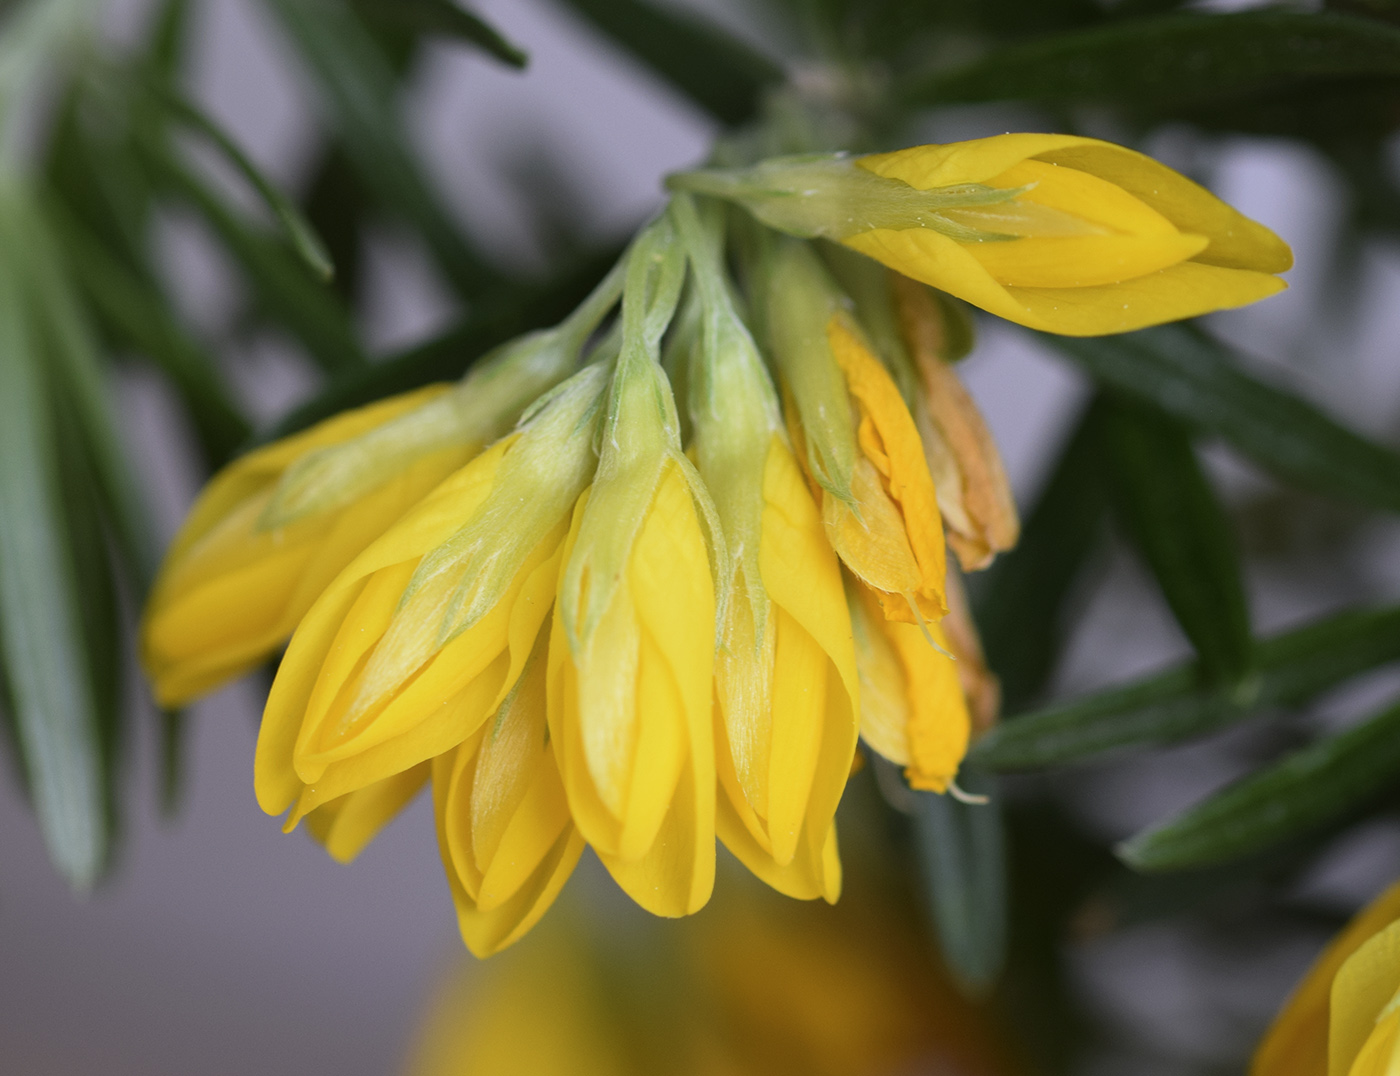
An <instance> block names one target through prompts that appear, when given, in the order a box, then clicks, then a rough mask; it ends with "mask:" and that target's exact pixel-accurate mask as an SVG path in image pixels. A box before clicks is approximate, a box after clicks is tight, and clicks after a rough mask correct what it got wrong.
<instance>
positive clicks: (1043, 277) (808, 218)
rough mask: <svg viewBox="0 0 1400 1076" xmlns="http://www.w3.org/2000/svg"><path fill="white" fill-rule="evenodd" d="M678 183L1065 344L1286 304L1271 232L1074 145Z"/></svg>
mask: <svg viewBox="0 0 1400 1076" xmlns="http://www.w3.org/2000/svg"><path fill="white" fill-rule="evenodd" d="M882 181H883V182H882ZM670 182H671V184H672V186H675V187H681V188H686V189H691V190H696V191H699V192H702V193H706V194H714V195H717V196H720V197H725V198H731V199H733V200H735V201H738V202H740V203H741V204H744V205H746V206H748V207H749V209H750V210H752V211H753V213H754V214H755V215H756V216H757V217H758V218H759V219H760V220H762V221H763V222H764V223H766V224H769V225H771V226H773V227H776V228H779V229H781V230H783V231H787V232H789V233H790V234H793V235H800V236H803V237H809V238H810V237H816V236H824V237H827V238H831V239H836V240H839V241H840V242H842V243H845V244H846V245H847V246H849V247H851V248H852V249H855V250H858V251H860V252H861V253H862V254H866V255H869V256H870V257H872V258H875V259H876V260H878V261H881V262H883V263H884V264H885V265H887V266H889V267H890V268H891V269H894V270H896V271H898V272H900V273H903V274H904V275H905V276H908V277H912V278H913V279H915V280H921V281H923V282H924V283H926V284H930V285H932V286H933V287H936V288H939V289H940V290H942V291H945V292H948V293H949V294H950V295H956V296H957V297H959V298H961V299H965V300H966V301H968V302H970V303H972V304H974V305H975V306H979V307H981V308H982V309H984V310H987V311H990V312H991V313H993V314H996V315H998V316H999V317H1003V318H1006V319H1007V320H1008V321H1014V322H1017V323H1019V324H1021V325H1027V326H1030V327H1031V328H1035V329H1042V330H1045V331H1047V332H1055V333H1063V334H1065V335H1069V336H1098V335H1102V334H1105V333H1117V332H1127V331H1129V330H1132V329H1140V328H1143V327H1144V326H1148V325H1159V324H1161V323H1163V322H1167V321H1175V320H1178V319H1180V318H1188V317H1194V316H1196V315H1198V314H1204V313H1207V312H1209V311H1211V310H1222V309H1228V308H1231V307H1237V306H1244V305H1246V304H1248V303H1252V302H1255V301H1257V300H1259V299H1262V298H1264V297H1266V296H1268V295H1272V294H1274V293H1275V292H1277V291H1280V290H1281V289H1282V288H1283V287H1284V284H1283V281H1281V280H1279V279H1278V277H1277V276H1275V275H1274V274H1276V273H1281V272H1283V271H1285V270H1286V269H1288V268H1289V267H1290V266H1291V265H1292V254H1291V253H1290V252H1289V250H1288V247H1287V245H1286V244H1284V243H1283V242H1282V240H1280V239H1279V238H1278V237H1277V236H1276V235H1274V234H1273V232H1271V231H1269V230H1268V229H1267V228H1265V227H1263V226H1262V225H1259V224H1257V223H1255V222H1254V221H1252V220H1250V219H1248V218H1247V217H1245V216H1243V215H1242V214H1240V213H1238V212H1237V211H1235V210H1234V209H1232V208H1231V207H1230V206H1228V205H1226V204H1225V203H1224V202H1222V201H1220V199H1218V198H1216V197H1215V196H1214V195H1213V194H1211V193H1210V192H1209V191H1206V190H1205V189H1204V188H1202V187H1200V186H1198V185H1197V184H1195V183H1193V182H1191V181H1190V180H1189V179H1186V178H1185V177H1184V176H1182V175H1180V174H1179V173H1177V172H1174V171H1172V170H1171V169H1170V168H1167V167H1166V166H1165V165H1162V164H1159V163H1158V162H1156V161H1154V160H1152V158H1150V157H1146V156H1143V155H1142V154H1140V153H1135V152H1133V151H1132V150H1130V149H1125V148H1124V147H1122V146H1116V145H1113V144H1112V143H1109V142H1102V141H1099V140H1098V139H1094V138H1081V137H1078V136H1074V135H1052V134H1006V135H997V136H995V137H992V138H979V139H974V140H972V141H968V142H954V143H950V144H947V145H931V146H916V147H913V148H911V149H903V150H897V151H895V152H893V153H881V154H873V155H870V156H865V157H855V158H851V157H847V156H845V155H836V156H816V157H793V158H777V159H774V160H770V161H765V162H762V163H760V164H758V165H756V166H754V167H752V168H749V169H733V170H728V171H725V170H716V171H705V172H692V173H685V174H682V175H678V176H673V177H672V178H671V181H670Z"/></svg>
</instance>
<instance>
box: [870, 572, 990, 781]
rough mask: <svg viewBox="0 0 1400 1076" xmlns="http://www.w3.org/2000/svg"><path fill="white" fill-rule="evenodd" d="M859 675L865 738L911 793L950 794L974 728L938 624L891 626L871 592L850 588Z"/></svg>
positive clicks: (896, 624) (943, 633)
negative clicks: (915, 790) (899, 771)
mask: <svg viewBox="0 0 1400 1076" xmlns="http://www.w3.org/2000/svg"><path fill="white" fill-rule="evenodd" d="M847 593H848V597H849V600H850V608H851V626H852V628H853V629H854V631H855V644H856V667H857V669H858V670H859V672H860V735H861V739H862V740H864V741H865V743H866V745H867V746H869V747H870V749H871V750H873V751H875V752H876V753H877V754H879V755H882V756H884V757H885V758H887V759H889V760H890V761H891V762H893V763H894V764H895V765H897V766H903V767H904V773H905V776H906V777H907V778H908V780H909V783H910V784H911V785H912V786H913V787H914V788H919V789H924V790H925V791H930V792H946V791H947V790H948V784H949V782H951V781H952V780H953V778H954V777H955V776H957V772H958V767H959V766H960V765H962V760H963V755H965V754H966V753H967V743H968V737H969V735H970V734H971V729H972V722H971V718H970V716H969V714H968V708H967V699H966V697H965V696H964V694H963V688H962V683H961V682H960V680H959V679H958V663H957V662H956V661H955V660H954V658H953V657H952V656H951V653H950V651H949V640H948V636H947V634H946V633H945V632H944V629H943V626H942V625H941V624H937V623H935V624H930V625H929V626H928V630H929V631H930V632H931V633H932V635H933V638H934V641H935V642H936V643H937V644H938V647H939V648H940V649H935V648H934V647H932V646H930V645H929V643H928V640H927V639H925V638H924V636H923V634H922V633H921V632H920V631H919V629H918V628H916V627H914V626H913V625H911V624H902V623H899V622H897V621H890V620H886V619H885V617H884V616H882V615H881V613H880V607H879V603H878V601H877V600H876V596H875V595H874V594H873V593H872V592H871V590H870V589H869V588H868V587H865V586H862V585H861V584H859V583H856V582H854V581H853V582H852V583H851V584H850V586H849V587H848V590H847Z"/></svg>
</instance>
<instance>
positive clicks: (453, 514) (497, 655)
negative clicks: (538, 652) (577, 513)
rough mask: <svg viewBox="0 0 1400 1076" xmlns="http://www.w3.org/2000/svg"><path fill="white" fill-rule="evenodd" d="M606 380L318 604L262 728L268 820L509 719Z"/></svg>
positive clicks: (395, 531) (362, 560) (550, 400)
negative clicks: (502, 715)
mask: <svg viewBox="0 0 1400 1076" xmlns="http://www.w3.org/2000/svg"><path fill="white" fill-rule="evenodd" d="M606 381H607V371H606V369H604V368H600V367H596V366H595V367H588V368H586V369H584V370H583V371H581V372H580V373H579V374H577V375H575V376H574V377H573V378H572V379H570V381H568V382H566V383H565V384H564V385H563V386H561V387H560V388H559V389H557V390H556V391H555V392H554V393H552V394H551V395H550V396H548V397H546V398H545V400H544V401H543V403H542V404H540V405H539V406H537V407H536V408H535V409H534V410H533V411H532V412H530V413H528V414H527V416H526V419H525V421H524V423H523V426H522V429H521V431H520V432H518V433H516V434H513V435H512V436H510V437H508V438H506V439H504V440H502V441H501V442H499V443H497V444H496V445H495V446H494V447H492V448H491V449H490V450H489V451H487V452H485V453H483V454H482V455H481V456H478V457H477V458H476V459H475V460H473V461H472V462H471V463H469V464H467V465H466V466H465V467H463V468H461V469H460V470H459V471H458V472H456V473H455V474H454V475H452V476H451V477H450V478H448V479H447V480H446V481H444V482H443V483H442V484H441V485H439V486H438V487H437V489H435V490H434V491H433V492H432V493H431V494H429V495H428V496H427V497H425V498H424V499H423V500H422V501H421V502H420V503H419V504H418V505H417V506H416V507H415V508H414V509H413V510H412V511H410V512H409V513H408V514H407V515H405V516H404V517H403V518H402V519H400V520H399V521H398V522H397V523H396V524H394V526H393V527H391V528H390V529H389V530H388V531H387V532H386V533H385V534H384V535H382V536H381V537H380V538H379V539H377V540H376V541H375V542H373V543H372V544H371V545H370V546H369V548H367V549H366V550H365V551H364V552H363V553H362V554H360V556H358V557H357V558H356V559H355V560H354V561H353V562H352V563H351V564H350V565H349V566H348V567H347V568H346V569H345V570H344V571H343V572H342V573H341V574H340V575H339V576H337V578H336V579H335V581H334V582H333V583H332V584H331V585H330V586H329V587H327V588H326V590H325V591H324V592H323V593H322V595H321V597H320V598H319V599H317V601H316V603H315V605H314V606H313V607H312V608H311V610H310V612H308V613H307V615H306V617H305V618H304V619H303V620H302V622H301V624H300V626H299V627H298V628H297V630H296V633H295V634H294V635H293V637H292V641H291V645H290V646H289V647H288V649H287V653H286V656H285V657H284V658H283V660H282V664H281V667H280V668H279V669H278V673H277V678H276V680H275V681H274V683H273V686H272V692H271V694H270V696H269V697H268V703H267V709H266V711H265V713H264V716H263V725H262V730H261V732H260V734H259V737H258V749H257V757H256V766H255V786H256V791H257V795H258V802H259V803H260V804H261V805H262V807H263V809H264V810H265V811H267V812H268V813H269V814H280V813H282V812H283V811H285V810H286V809H287V808H288V807H292V808H293V810H292V813H291V815H290V816H289V819H288V822H287V826H288V828H291V827H292V826H294V825H295V824H296V823H297V821H298V820H299V819H300V818H301V817H302V816H303V815H305V814H306V813H307V812H309V811H313V810H315V809H317V808H319V807H322V806H323V805H328V804H332V803H333V802H334V801H335V800H337V799H338V798H340V797H343V796H346V795H348V794H351V793H357V792H361V790H364V789H368V788H369V787H370V786H372V785H375V784H376V783H378V782H380V781H383V780H386V779H388V778H391V777H394V776H395V775H398V774H402V773H404V772H405V771H408V770H410V769H411V768H413V767H415V766H419V765H421V764H423V763H425V762H427V761H428V760H430V759H432V758H435V757H436V756H438V755H441V754H443V753H444V752H446V751H449V750H451V749H453V748H455V747H457V746H458V745H459V744H461V743H462V742H463V741H465V740H466V739H467V738H468V737H470V736H471V735H472V734H473V733H475V732H476V731H477V730H479V729H480V728H482V726H483V725H484V724H485V722H486V721H487V719H488V718H489V717H491V716H492V715H493V714H497V713H498V711H500V708H501V707H502V706H503V704H505V703H506V701H507V699H508V698H509V697H510V694H511V691H512V689H513V688H514V686H515V685H516V682H517V681H518V680H519V678H520V675H521V672H522V670H523V669H524V668H525V664H526V660H527V658H528V657H529V655H530V653H531V652H532V650H533V649H534V646H535V640H536V636H537V635H538V634H539V632H540V628H541V626H542V625H543V623H544V621H545V619H546V617H547V615H548V613H549V607H550V602H551V600H552V596H553V593H554V588H555V585H556V579H557V576H558V570H559V567H558V566H559V560H560V547H561V545H562V543H563V540H564V536H565V532H566V530H567V526H568V518H569V513H570V511H571V509H572V507H573V504H574V501H575V499H576V498H577V497H578V495H579V493H580V492H581V491H582V489H583V488H584V487H585V486H586V484H587V482H588V480H589V478H590V477H591V476H592V471H593V466H594V464H595V462H596V455H595V452H594V449H593V444H592V439H593V431H594V427H595V426H596V421H595V420H594V418H593V416H595V415H596V413H597V408H598V403H599V400H600V398H601V396H602V393H603V390H604V388H605V386H606ZM404 780H405V781H406V780H407V779H406V778H405V779H404ZM375 794H376V795H379V793H378V792H377V791H376V793H375ZM366 795H368V793H366ZM383 798H384V797H383V796H382V795H381V796H380V799H381V800H382V799H383ZM344 809H345V810H349V808H348V807H346V808H344ZM354 843H355V842H353V841H349V840H348V838H347V847H353V845H354Z"/></svg>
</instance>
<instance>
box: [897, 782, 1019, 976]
mask: <svg viewBox="0 0 1400 1076" xmlns="http://www.w3.org/2000/svg"><path fill="white" fill-rule="evenodd" d="M958 779H959V781H961V782H963V783H964V784H965V785H966V791H968V792H975V793H976V794H979V795H986V796H988V802H987V803H962V802H960V801H959V800H956V799H954V798H953V797H952V796H951V795H942V796H940V795H937V794H936V793H932V792H915V793H913V796H914V799H915V805H916V807H915V812H914V824H915V829H916V832H917V834H918V855H919V865H920V872H921V874H922V875H923V880H924V888H925V891H926V895H927V899H928V902H929V911H930V913H931V915H932V919H933V923H934V927H935V929H936V932H937V935H938V940H939V947H940V948H941V950H942V952H943V959H944V963H945V964H947V966H948V970H949V972H950V973H952V976H953V979H954V980H955V981H956V982H957V984H958V985H959V987H961V988H962V990H963V992H964V993H965V994H968V995H969V996H971V997H983V996H985V995H986V994H987V993H988V992H989V991H990V990H991V989H992V987H994V986H995V985H996V982H997V979H998V978H999V977H1000V975H1001V970H1002V967H1003V966H1004V965H1005V963H1006V915H1007V910H1006V850H1005V837H1004V836H1003V834H1002V820H1001V808H1000V806H999V805H998V803H997V800H996V793H995V787H994V785H993V783H992V781H991V779H990V778H987V777H985V776H981V775H979V774H976V773H974V772H972V771H969V770H968V769H967V768H964V770H963V772H962V773H961V774H960V775H959V777H958Z"/></svg>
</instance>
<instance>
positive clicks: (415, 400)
mask: <svg viewBox="0 0 1400 1076" xmlns="http://www.w3.org/2000/svg"><path fill="white" fill-rule="evenodd" d="M620 284H621V279H620V274H619V273H617V272H614V273H611V274H609V276H608V277H607V278H606V279H605V280H604V281H603V282H602V283H600V284H599V285H598V287H597V288H596V289H595V290H594V292H593V294H592V295H590V296H589V297H588V298H587V299H586V300H585V301H584V302H583V304H581V305H580V306H579V308H578V309H577V310H576V311H575V312H574V313H573V314H572V315H571V316H570V317H569V318H567V319H566V320H565V321H564V322H562V323H561V324H560V325H559V326H557V327H556V328H554V329H548V330H543V331H540V332H536V333H530V334H527V335H526V336H523V337H521V338H519V339H517V340H515V341H512V342H511V343H509V344H506V345H504V346H503V347H501V348H500V349H498V351H497V352H496V353H495V354H494V355H492V356H488V357H486V358H485V359H483V360H481V362H479V363H478V364H477V365H476V367H475V368H474V369H473V370H472V372H471V373H470V374H469V375H468V376H467V377H466V378H465V379H463V381H462V382H461V383H460V384H458V385H455V386H448V385H432V386H429V387H427V388H424V389H419V390H417V391H415V392H409V393H405V394H403V395H400V396H395V397H392V398H390V399H387V400H382V401H380V402H378V403H374V404H370V405H369V406H367V407H362V408H358V409H356V410H353V411H348V412H345V413H344V414H340V415H337V416H335V417H334V418H330V419H327V420H325V421H324V422H321V423H319V424H317V425H316V426H313V427H312V428H311V429H309V430H306V431H305V432H303V433H299V434H295V435H293V436H291V437H287V438H284V439H282V440H280V441H277V442H275V443H274V444H271V445H268V446H266V447H265V448H261V449H258V450H257V451H255V452H251V453H249V454H248V455H246V456H243V457H241V458H240V459H238V460H236V461H234V462H233V463H232V464H230V465H229V466H228V467H226V468H224V470H223V471H221V472H220V473H219V474H218V475H216V476H215V477H214V479H213V480H212V481H211V482H210V483H209V485H208V486H206V487H205V490H204V492H203V493H202V494H201V495H200V497H199V500H198V501H197V502H196V503H195V506H194V508H193V509H191V511H190V514H189V516H188V517H187V518H186V520H185V523H184V525H183V526H182V527H181V528H180V533H179V534H178V535H176V537H175V541H174V542H173V543H172V544H171V547H170V550H169V552H168V553H167V554H166V558H165V563H164V565H163V566H162V568H161V572H160V576H159V578H158V579H157V580H156V584H155V587H154V589H153V591H152V594H151V598H150V601H149V603H148V604H147V607H146V613H145V618H144V621H143V624H142V634H141V652H142V660H143V662H144V664H145V666H146V670H147V672H148V673H149V674H150V677H151V680H152V682H153V683H154V685H155V692H156V698H157V699H158V701H159V702H160V703H161V704H162V705H165V706H178V705H181V704H183V703H185V702H188V701H189V700H190V699H192V698H194V697H196V696H198V695H201V694H203V693H204V692H206V691H209V690H212V689H213V688H215V687H217V686H218V685H219V684H221V683H223V682H225V681H227V680H230V679H232V678H234V677H236V676H238V675H240V674H242V673H244V672H246V671H248V670H249V669H252V668H254V667H256V666H257V665H258V664H260V663H261V662H263V661H266V660H267V659H268V658H269V657H271V656H272V654H273V653H274V652H275V651H276V650H277V648H278V647H279V646H281V645H282V644H283V643H285V642H286V641H287V639H288V638H289V637H290V636H291V634H292V631H293V630H294V629H295V628H296V626H297V623H298V622H299V621H300V620H301V618H302V617H303V616H304V615H305V614H306V612H307V610H308V609H310V608H311V604H312V603H313V602H314V601H315V600H316V598H317V597H318V596H319V595H320V594H321V592H322V591H323V590H324V589H325V588H326V586H327V585H328V584H329V583H330V581H331V580H332V579H334V578H335V577H336V575H337V574H338V573H339V572H340V571H341V569H343V568H344V567H345V566H346V565H348V564H349V563H350V562H351V561H352V560H353V559H354V558H355V557H356V556H357V555H358V554H359V553H360V552H361V551H362V550H363V549H364V548H365V547H366V546H368V545H369V544H370V542H372V541H373V540H374V539H375V538H377V537H379V535H381V534H383V533H384V531H385V530H386V529H388V527H389V525H390V524H392V523H393V522H394V521H395V520H397V519H398V518H399V517H400V516H402V515H403V514H404V513H405V512H406V511H408V509H409V508H411V507H412V506H413V505H414V504H415V503H416V502H417V501H418V500H419V499H420V498H422V497H423V496H424V495H425V494H426V493H427V492H428V491H429V490H431V489H432V488H433V487H434V486H436V485H437V484H438V483H439V482H440V481H442V480H443V479H444V478H446V477H447V476H448V475H449V474H451V473H452V472H453V471H455V470H456V469H457V468H458V467H460V466H462V464H464V463H465V462H466V461H467V460H469V459H471V458H472V457H473V456H474V455H476V453H477V452H479V451H480V450H481V448H482V447H483V446H484V445H486V444H489V443H490V442H491V441H493V440H495V439H496V438H497V437H499V436H500V435H501V434H503V433H505V432H506V431H507V430H508V429H510V427H511V426H512V425H513V424H514V422H515V420H516V418H517V417H518V416H519V415H520V413H521V411H522V410H524V408H525V407H526V405H528V404H529V403H530V401H531V400H533V399H535V397H537V396H538V395H539V394H540V393H542V392H544V391H545V390H546V389H548V388H550V386H552V385H554V384H556V383H557V382H559V381H561V380H563V378H564V377H566V376H567V375H568V374H569V372H570V371H571V370H572V369H573V367H574V365H575V363H576V361H577V357H578V353H579V350H580V349H581V347H582V345H583V343H584V341H585V340H586V339H587V337H588V336H589V334H590V333H592V331H593V329H594V328H595V327H596V326H597V324H598V321H599V320H600V319H601V318H602V317H603V316H604V315H605V314H606V313H607V311H608V309H609V308H611V307H612V305H613V304H614V303H615V302H616V301H617V294H618V290H619V287H620Z"/></svg>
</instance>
